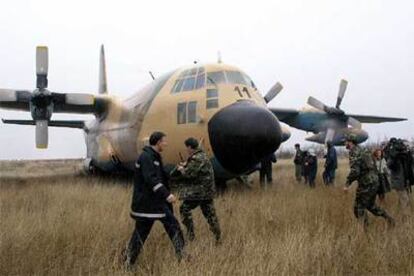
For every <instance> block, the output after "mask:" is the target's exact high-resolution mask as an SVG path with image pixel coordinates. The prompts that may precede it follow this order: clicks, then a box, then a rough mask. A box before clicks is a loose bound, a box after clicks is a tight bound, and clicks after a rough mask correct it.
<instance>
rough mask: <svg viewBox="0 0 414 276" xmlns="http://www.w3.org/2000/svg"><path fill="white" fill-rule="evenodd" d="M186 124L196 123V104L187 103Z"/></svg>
mask: <svg viewBox="0 0 414 276" xmlns="http://www.w3.org/2000/svg"><path fill="white" fill-rule="evenodd" d="M187 108H188V121H187V122H188V123H196V122H197V102H189V103H188V106H187Z"/></svg>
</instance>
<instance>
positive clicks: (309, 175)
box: [293, 135, 414, 226]
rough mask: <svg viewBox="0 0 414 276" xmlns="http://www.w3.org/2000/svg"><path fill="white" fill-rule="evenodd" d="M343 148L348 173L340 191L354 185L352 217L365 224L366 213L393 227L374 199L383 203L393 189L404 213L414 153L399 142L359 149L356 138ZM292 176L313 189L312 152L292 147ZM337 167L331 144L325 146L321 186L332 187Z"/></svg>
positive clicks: (413, 180) (348, 139) (413, 172)
mask: <svg viewBox="0 0 414 276" xmlns="http://www.w3.org/2000/svg"><path fill="white" fill-rule="evenodd" d="M345 146H346V148H347V149H348V151H349V165H350V172H349V174H348V176H347V180H346V183H345V187H344V191H348V190H349V187H350V186H351V185H352V183H353V182H355V181H356V182H358V187H357V190H356V196H355V203H354V215H355V217H356V218H357V219H358V220H361V221H363V224H364V226H366V225H367V219H368V217H367V214H366V210H368V211H369V212H371V213H372V214H373V215H375V216H381V217H383V218H385V219H386V221H387V222H388V224H389V225H394V224H395V221H394V219H393V218H392V217H391V216H390V215H389V214H388V213H387V212H386V211H385V210H384V209H383V208H382V207H380V206H378V205H377V203H376V199H377V198H378V199H379V200H380V201H384V200H385V195H386V193H388V192H390V191H391V190H395V191H396V192H397V194H398V202H399V204H398V205H399V207H400V210H402V213H405V210H407V207H409V206H410V205H411V201H410V198H411V186H412V185H414V150H413V149H412V148H410V145H409V144H408V143H407V142H406V141H404V140H401V139H396V138H391V139H390V141H388V142H387V143H384V144H382V145H381V147H379V148H376V149H374V150H370V149H368V148H362V147H361V146H359V145H358V143H357V139H356V137H354V136H353V135H349V136H347V137H346V141H345ZM295 149H296V153H295V157H294V160H293V161H294V164H295V176H296V180H297V181H298V182H301V181H302V178H304V179H305V183H307V184H308V185H309V186H310V187H315V177H316V174H317V158H316V155H315V153H314V151H313V150H312V149H311V150H309V151H302V150H301V149H300V145H299V144H296V145H295ZM337 166H338V160H337V154H336V150H335V147H334V146H333V145H332V143H330V142H328V143H327V149H326V154H325V170H324V172H323V174H322V176H323V180H324V183H325V185H328V186H329V185H333V184H334V180H335V171H336V169H337Z"/></svg>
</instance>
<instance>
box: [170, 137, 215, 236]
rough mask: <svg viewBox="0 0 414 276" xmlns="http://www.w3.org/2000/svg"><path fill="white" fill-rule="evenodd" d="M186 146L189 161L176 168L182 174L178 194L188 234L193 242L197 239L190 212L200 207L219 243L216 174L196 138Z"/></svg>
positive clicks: (179, 179)
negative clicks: (215, 202) (215, 203)
mask: <svg viewBox="0 0 414 276" xmlns="http://www.w3.org/2000/svg"><path fill="white" fill-rule="evenodd" d="M184 144H185V146H186V147H187V151H188V154H189V157H188V159H187V161H186V162H184V163H181V164H180V165H178V166H177V171H178V172H179V173H180V176H179V178H178V181H179V182H180V185H179V191H180V192H179V195H180V200H182V201H183V202H182V204H181V206H180V214H181V218H182V222H183V224H184V225H185V227H186V228H187V235H188V239H189V240H190V241H192V240H194V238H195V234H194V223H193V219H192V217H191V210H193V209H195V208H197V207H198V206H200V208H201V212H202V213H203V215H204V217H205V218H206V220H207V222H208V224H209V225H210V230H211V232H213V234H214V236H215V239H216V242H217V243H219V242H220V238H221V231H220V225H219V222H218V219H217V215H216V210H215V208H214V202H213V197H214V195H215V184H214V171H213V166H212V164H211V162H210V160H209V159H208V156H207V155H206V154H205V153H204V151H203V150H202V149H200V148H199V145H198V141H197V140H196V139H195V138H188V139H187V140H186V141H185V143H184Z"/></svg>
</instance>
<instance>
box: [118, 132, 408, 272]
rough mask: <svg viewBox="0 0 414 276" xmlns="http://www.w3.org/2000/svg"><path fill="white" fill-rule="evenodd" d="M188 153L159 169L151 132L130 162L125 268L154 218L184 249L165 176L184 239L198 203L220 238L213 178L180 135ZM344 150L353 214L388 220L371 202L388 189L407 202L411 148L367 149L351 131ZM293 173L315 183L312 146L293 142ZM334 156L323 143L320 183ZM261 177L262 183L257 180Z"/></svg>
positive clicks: (199, 153) (267, 174) (156, 138)
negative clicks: (171, 165)
mask: <svg viewBox="0 0 414 276" xmlns="http://www.w3.org/2000/svg"><path fill="white" fill-rule="evenodd" d="M184 144H185V147H186V149H187V153H188V158H187V160H186V161H183V162H180V163H179V164H177V165H176V167H175V168H174V170H172V171H171V173H169V174H167V173H166V171H165V170H164V166H163V162H162V158H161V154H160V153H161V152H162V151H163V150H164V148H165V147H166V146H167V139H166V135H165V134H164V133H162V132H154V133H153V134H152V135H151V136H150V139H149V146H146V147H144V149H143V151H142V153H141V154H140V156H139V158H138V160H137V161H136V163H135V176H134V189H133V197H132V205H131V217H132V218H133V219H134V220H135V229H134V231H133V233H132V237H131V239H130V241H129V244H128V246H127V248H126V250H125V254H124V256H125V260H124V261H125V265H126V267H127V269H130V268H132V267H133V265H134V264H135V262H136V260H137V257H138V255H139V253H140V251H141V249H142V246H143V245H144V243H145V240H146V239H147V237H148V234H149V233H150V231H151V228H152V226H153V224H154V222H155V221H157V220H158V221H160V222H161V223H162V224H163V226H164V228H165V231H166V232H167V234H168V236H169V238H170V239H171V241H172V244H173V246H174V248H175V252H176V255H177V257H178V259H181V258H182V257H183V256H184V255H185V253H184V248H185V244H186V242H185V239H184V235H183V232H182V230H181V227H180V224H179V222H178V221H177V219H176V217H175V216H174V211H173V207H172V204H173V203H174V202H176V201H177V199H176V197H175V196H174V195H173V194H172V193H171V191H170V186H169V183H170V180H171V179H172V180H173V181H174V182H176V183H178V191H179V200H180V201H181V205H180V208H179V210H180V215H181V219H182V223H183V225H184V226H185V228H186V234H187V240H188V241H193V240H194V239H195V231H194V223H193V219H192V214H191V211H192V210H194V209H195V208H197V207H200V209H201V211H202V214H203V215H204V217H205V218H206V220H207V222H208V224H209V226H210V230H211V232H212V233H213V234H214V238H215V241H216V243H217V244H219V243H220V242H221V230H220V225H219V221H218V218H217V214H216V211H215V208H214V195H215V181H214V171H213V166H212V164H211V162H210V160H209V158H208V156H207V155H206V153H204V151H203V150H202V149H201V147H200V146H199V142H198V141H197V140H196V139H195V138H192V137H190V138H188V139H187V140H185V141H184ZM345 146H346V148H347V149H348V150H349V164H350V172H349V175H348V176H347V180H346V183H345V187H344V191H348V190H349V187H350V186H351V185H352V183H353V182H355V181H357V182H358V187H357V190H356V197H355V204H354V214H355V217H356V218H357V219H358V220H361V221H363V224H364V225H366V224H367V215H366V210H368V211H370V212H371V213H372V214H374V215H375V216H381V217H383V218H385V219H386V221H387V222H388V224H389V225H394V224H395V221H394V219H393V218H392V217H391V216H390V215H389V214H388V213H387V212H386V211H385V210H384V209H383V208H381V207H379V206H378V205H377V204H376V199H377V197H378V198H379V199H380V200H384V198H385V194H386V193H387V192H389V191H390V190H391V189H394V190H396V191H397V192H398V195H399V202H400V205H401V206H403V205H404V206H405V207H406V206H408V205H409V204H410V193H411V186H412V185H413V184H414V172H413V168H414V162H413V150H412V149H410V148H409V146H408V145H406V144H405V143H404V141H403V140H400V139H395V138H392V139H391V140H390V141H389V142H388V143H386V144H384V145H383V147H381V148H379V149H375V150H374V151H373V152H371V151H370V150H369V149H367V148H362V147H360V146H359V145H358V143H357V140H356V138H355V137H353V136H352V135H351V136H349V137H347V139H346V142H345ZM295 149H296V153H295V157H294V164H295V176H296V180H297V181H298V182H301V181H302V178H304V179H305V183H307V184H308V185H309V186H310V187H315V178H316V175H317V169H318V165H317V164H318V159H317V156H316V153H315V151H313V150H309V151H302V150H301V149H300V145H299V144H296V145H295ZM274 162H276V158H275V156H274V155H269V156H268V157H266V158H265V159H263V160H262V162H261V163H262V164H261V171H260V182H261V184H262V185H268V184H271V183H272V169H271V167H272V163H274ZM337 165H338V160H337V154H336V150H335V147H334V146H333V145H332V143H327V149H326V154H325V165H324V167H325V169H324V172H323V180H324V183H325V184H326V185H328V186H329V185H333V183H334V181H335V171H336V169H337ZM263 183H264V184H263Z"/></svg>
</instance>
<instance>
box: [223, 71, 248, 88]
mask: <svg viewBox="0 0 414 276" xmlns="http://www.w3.org/2000/svg"><path fill="white" fill-rule="evenodd" d="M226 76H227V81H228V82H229V83H232V84H242V85H247V83H246V80H245V79H244V77H243V75H242V74H241V73H240V72H239V71H226Z"/></svg>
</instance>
